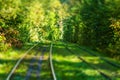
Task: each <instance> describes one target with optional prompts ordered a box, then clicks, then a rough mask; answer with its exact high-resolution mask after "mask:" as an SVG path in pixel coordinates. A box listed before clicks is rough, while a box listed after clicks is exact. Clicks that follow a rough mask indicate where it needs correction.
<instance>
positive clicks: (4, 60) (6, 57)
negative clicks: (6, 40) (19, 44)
mask: <svg viewBox="0 0 120 80" xmlns="http://www.w3.org/2000/svg"><path fill="white" fill-rule="evenodd" d="M24 52H25V50H18V49H9V50H8V51H6V52H0V80H5V79H6V78H7V76H8V74H9V72H10V71H11V69H12V68H13V66H14V65H15V64H16V61H17V60H18V59H19V58H20V57H21V56H22V55H23V53H24Z"/></svg>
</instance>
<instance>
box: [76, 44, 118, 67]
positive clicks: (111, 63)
mask: <svg viewBox="0 0 120 80" xmlns="http://www.w3.org/2000/svg"><path fill="white" fill-rule="evenodd" d="M77 47H78V48H79V49H81V50H83V51H86V52H87V53H89V54H90V55H92V56H97V57H99V58H100V59H101V60H103V61H105V62H107V63H108V64H110V65H112V66H114V67H117V68H120V64H116V63H114V62H111V61H108V60H107V59H105V58H103V57H101V56H98V55H96V54H94V53H93V52H91V51H88V50H87V49H85V48H82V47H80V46H78V45H77Z"/></svg>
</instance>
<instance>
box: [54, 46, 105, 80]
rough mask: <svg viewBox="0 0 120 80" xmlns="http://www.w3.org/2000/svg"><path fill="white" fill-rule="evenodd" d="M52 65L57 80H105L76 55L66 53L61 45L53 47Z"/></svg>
mask: <svg viewBox="0 0 120 80" xmlns="http://www.w3.org/2000/svg"><path fill="white" fill-rule="evenodd" d="M59 45H60V46H59ZM53 63H54V67H55V72H56V76H57V79H58V80H80V79H82V80H105V79H104V78H103V77H102V76H101V75H100V74H99V73H98V72H97V71H96V70H94V69H92V68H91V67H89V66H88V65H87V64H85V63H84V62H82V61H81V60H79V59H78V58H77V57H76V54H71V53H70V52H68V51H67V50H66V49H65V48H64V46H63V45H62V44H57V46H55V45H54V47H53Z"/></svg>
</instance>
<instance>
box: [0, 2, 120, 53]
mask: <svg viewBox="0 0 120 80" xmlns="http://www.w3.org/2000/svg"><path fill="white" fill-rule="evenodd" d="M119 3H120V1H119V0H34V1H33V0H4V1H2V0H0V5H1V6H0V28H1V29H2V30H0V41H2V42H3V41H4V43H3V44H11V46H17V47H19V46H20V45H22V44H24V43H26V42H34V41H38V42H40V41H46V40H47V41H56V40H63V41H68V42H73V43H77V44H80V45H85V46H89V47H92V48H94V49H97V50H100V51H102V52H105V53H107V52H108V51H109V52H110V54H113V53H114V54H118V53H119V50H118V49H119V46H118V45H119V37H120V36H119V28H118V27H119V25H117V24H118V23H119V18H120V10H119V9H120V6H119ZM111 19H112V21H111ZM116 25H117V26H118V27H117V29H116ZM1 34H4V36H1ZM3 37H4V38H5V39H6V40H4V39H3ZM112 47H115V49H114V50H113V48H112Z"/></svg>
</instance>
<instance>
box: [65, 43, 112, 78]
mask: <svg viewBox="0 0 120 80" xmlns="http://www.w3.org/2000/svg"><path fill="white" fill-rule="evenodd" d="M64 46H65V48H66V49H67V50H68V51H69V52H70V53H72V54H75V52H74V51H72V50H71V49H69V48H68V47H67V46H66V45H64ZM76 56H77V57H78V58H79V59H80V60H82V61H83V62H84V63H86V64H87V65H88V66H90V67H92V68H93V69H95V70H96V71H97V72H99V73H100V74H101V75H102V76H103V77H104V78H105V79H106V80H112V79H111V77H110V76H108V75H107V74H105V73H103V72H102V71H100V70H99V69H98V68H97V67H96V66H94V65H92V64H90V63H88V62H87V61H86V60H85V59H83V58H82V57H80V56H79V55H76Z"/></svg>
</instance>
